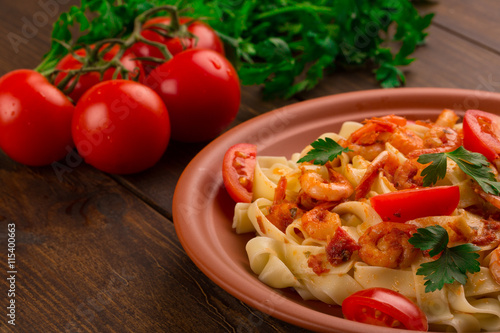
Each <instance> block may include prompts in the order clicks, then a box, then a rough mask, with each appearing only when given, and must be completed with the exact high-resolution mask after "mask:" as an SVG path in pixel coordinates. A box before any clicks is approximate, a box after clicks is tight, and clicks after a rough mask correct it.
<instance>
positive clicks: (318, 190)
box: [299, 167, 354, 201]
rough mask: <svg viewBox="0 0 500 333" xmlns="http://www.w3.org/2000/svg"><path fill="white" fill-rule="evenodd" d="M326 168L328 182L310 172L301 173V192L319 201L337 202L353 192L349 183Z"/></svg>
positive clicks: (317, 174)
mask: <svg viewBox="0 0 500 333" xmlns="http://www.w3.org/2000/svg"><path fill="white" fill-rule="evenodd" d="M327 168H328V180H326V179H324V178H323V177H322V176H321V175H320V174H319V173H317V172H313V171H311V170H306V171H304V170H303V171H302V175H301V176H300V177H299V182H300V186H301V187H302V190H303V191H304V192H305V193H306V194H307V195H308V196H310V197H311V198H313V199H316V200H321V201H339V200H342V199H346V198H348V197H350V196H351V194H352V193H353V192H354V189H353V188H352V185H351V183H349V181H348V180H347V179H346V178H345V177H344V176H342V174H340V173H338V172H336V171H335V170H333V169H332V168H331V167H327Z"/></svg>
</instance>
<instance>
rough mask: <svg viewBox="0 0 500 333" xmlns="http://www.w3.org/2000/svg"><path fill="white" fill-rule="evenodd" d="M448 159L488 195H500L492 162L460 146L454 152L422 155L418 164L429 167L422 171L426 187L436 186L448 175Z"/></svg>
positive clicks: (499, 187)
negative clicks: (491, 165)
mask: <svg viewBox="0 0 500 333" xmlns="http://www.w3.org/2000/svg"><path fill="white" fill-rule="evenodd" d="M447 158H450V159H451V160H452V161H454V162H455V163H457V165H458V167H459V168H460V169H462V171H463V172H465V173H466V174H467V175H469V176H470V177H471V178H472V179H474V180H475V181H476V182H477V183H478V184H479V186H481V188H482V189H483V191H485V192H486V193H490V194H494V195H500V182H497V181H496V179H495V175H494V174H493V172H491V169H490V168H489V167H488V166H489V165H490V162H489V161H488V160H487V159H486V157H484V156H483V155H481V154H479V153H473V152H470V151H468V150H467V149H465V148H464V147H462V146H460V147H458V148H457V149H455V150H454V151H452V152H448V153H435V154H425V155H420V156H419V158H418V160H417V162H418V163H421V164H427V163H431V164H430V165H428V166H427V167H426V168H425V169H424V170H422V176H423V177H424V183H423V185H424V186H430V185H433V184H435V183H436V182H437V181H438V180H439V179H443V178H444V177H445V175H446V167H447Z"/></svg>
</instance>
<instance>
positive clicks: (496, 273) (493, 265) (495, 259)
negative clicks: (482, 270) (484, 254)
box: [489, 246, 500, 284]
mask: <svg viewBox="0 0 500 333" xmlns="http://www.w3.org/2000/svg"><path fill="white" fill-rule="evenodd" d="M489 267H490V273H491V276H492V277H493V279H494V280H495V282H496V283H498V284H500V246H499V247H497V248H496V249H494V250H493V252H491V257H490V266H489Z"/></svg>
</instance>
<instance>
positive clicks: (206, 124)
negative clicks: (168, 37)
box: [146, 49, 241, 142]
mask: <svg viewBox="0 0 500 333" xmlns="http://www.w3.org/2000/svg"><path fill="white" fill-rule="evenodd" d="M146 84H147V85H149V86H150V87H151V88H153V89H154V90H155V91H156V92H157V93H158V95H159V96H160V97H161V98H162V100H163V102H164V103H165V105H166V106H167V109H168V113H169V115H170V121H171V123H172V139H174V140H178V141H183V142H200V141H206V140H210V139H213V138H214V137H216V136H217V135H218V134H219V133H220V132H221V131H222V130H224V129H225V128H226V127H227V126H229V124H230V123H231V122H232V121H233V120H234V118H235V117H236V114H237V113H238V109H239V106H240V97H241V90H240V82H239V78H238V74H237V73H236V70H235V69H234V67H233V66H232V65H231V63H230V62H229V61H228V60H227V59H226V58H225V57H224V56H222V55H221V54H220V53H217V52H215V51H212V50H206V49H191V50H186V51H183V52H181V53H179V54H177V55H176V56H175V57H174V58H172V59H171V60H169V61H167V62H165V63H164V64H162V65H161V66H159V67H157V68H156V69H155V70H153V71H152V72H151V74H150V75H149V76H148V78H147V79H146Z"/></svg>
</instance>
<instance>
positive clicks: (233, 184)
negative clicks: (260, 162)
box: [222, 143, 257, 202]
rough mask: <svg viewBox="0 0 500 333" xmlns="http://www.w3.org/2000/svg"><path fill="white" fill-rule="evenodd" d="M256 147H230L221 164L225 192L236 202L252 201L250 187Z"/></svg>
mask: <svg viewBox="0 0 500 333" xmlns="http://www.w3.org/2000/svg"><path fill="white" fill-rule="evenodd" d="M256 157H257V146H256V145H253V144H250V143H238V144H236V145H234V146H232V147H230V148H229V149H228V150H227V151H226V154H225V155H224V160H223V162H222V179H223V180H224V186H225V187H226V190H227V192H228V193H229V195H230V196H231V198H233V200H234V201H236V202H251V201H252V186H253V175H254V170H255V163H256V160H255V159H256Z"/></svg>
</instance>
